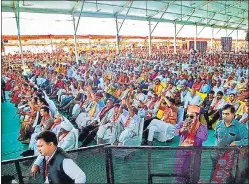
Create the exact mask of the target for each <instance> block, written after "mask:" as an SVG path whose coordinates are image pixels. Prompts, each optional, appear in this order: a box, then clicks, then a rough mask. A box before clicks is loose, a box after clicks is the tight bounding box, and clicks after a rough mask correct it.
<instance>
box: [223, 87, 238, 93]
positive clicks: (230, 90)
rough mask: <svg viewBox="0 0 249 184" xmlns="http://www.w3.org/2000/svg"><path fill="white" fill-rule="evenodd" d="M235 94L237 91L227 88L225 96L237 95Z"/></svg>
mask: <svg viewBox="0 0 249 184" xmlns="http://www.w3.org/2000/svg"><path fill="white" fill-rule="evenodd" d="M237 93H238V90H237V89H236V88H234V89H230V88H228V89H227V93H226V95H230V94H235V95H237Z"/></svg>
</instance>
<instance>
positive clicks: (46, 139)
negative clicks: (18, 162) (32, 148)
mask: <svg viewBox="0 0 249 184" xmlns="http://www.w3.org/2000/svg"><path fill="white" fill-rule="evenodd" d="M36 139H37V148H38V150H39V152H40V155H39V156H38V157H37V159H36V161H35V163H34V165H33V167H32V169H31V173H32V175H33V177H34V178H36V176H37V174H38V173H39V171H40V169H39V166H42V164H43V174H44V175H43V176H44V181H45V183H58V184H59V183H60V184H63V183H65V184H70V183H85V182H86V175H85V173H84V172H83V171H82V170H81V169H80V168H79V167H78V166H77V165H76V164H75V163H74V162H73V160H72V159H71V158H70V157H69V155H68V154H67V153H66V152H65V151H63V150H62V149H61V148H60V147H57V145H58V141H57V138H56V135H55V134H54V133H53V132H51V131H44V132H41V133H40V134H39V135H38V136H37V138H36Z"/></svg>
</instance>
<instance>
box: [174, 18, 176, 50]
mask: <svg viewBox="0 0 249 184" xmlns="http://www.w3.org/2000/svg"><path fill="white" fill-rule="evenodd" d="M174 29H175V32H174V33H175V34H174V54H176V22H175V23H174Z"/></svg>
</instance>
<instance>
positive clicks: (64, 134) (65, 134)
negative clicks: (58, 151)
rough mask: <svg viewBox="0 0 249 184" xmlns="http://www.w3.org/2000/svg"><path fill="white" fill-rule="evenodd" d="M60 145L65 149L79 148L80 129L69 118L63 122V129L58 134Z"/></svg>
mask: <svg viewBox="0 0 249 184" xmlns="http://www.w3.org/2000/svg"><path fill="white" fill-rule="evenodd" d="M58 147H60V148H62V149H63V150H65V151H69V150H72V149H75V148H78V130H77V129H75V128H74V127H73V125H72V124H71V123H70V122H69V121H68V120H67V119H64V121H62V122H61V130H60V133H59V135H58Z"/></svg>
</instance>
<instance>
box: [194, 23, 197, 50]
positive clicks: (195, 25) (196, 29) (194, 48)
mask: <svg viewBox="0 0 249 184" xmlns="http://www.w3.org/2000/svg"><path fill="white" fill-rule="evenodd" d="M196 41H197V24H196V25H195V39H194V49H195V50H196Z"/></svg>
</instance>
